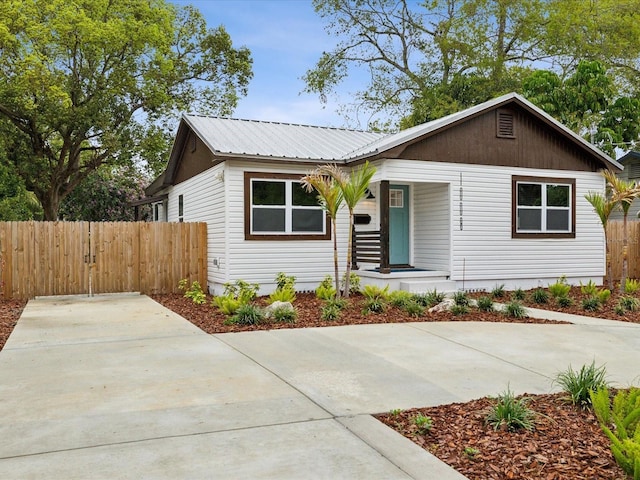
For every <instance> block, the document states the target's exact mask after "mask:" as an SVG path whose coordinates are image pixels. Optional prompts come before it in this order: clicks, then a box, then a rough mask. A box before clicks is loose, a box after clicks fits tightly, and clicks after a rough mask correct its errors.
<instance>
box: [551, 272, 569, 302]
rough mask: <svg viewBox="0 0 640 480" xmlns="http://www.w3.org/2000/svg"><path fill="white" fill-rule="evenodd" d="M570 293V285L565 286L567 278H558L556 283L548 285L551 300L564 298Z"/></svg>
mask: <svg viewBox="0 0 640 480" xmlns="http://www.w3.org/2000/svg"><path fill="white" fill-rule="evenodd" d="M570 291H571V285H568V284H567V277H565V276H564V275H563V276H562V277H560V278H559V279H558V280H557V281H556V283H552V284H551V285H549V293H550V294H551V296H552V297H553V298H560V297H566V296H567V295H569V292H570Z"/></svg>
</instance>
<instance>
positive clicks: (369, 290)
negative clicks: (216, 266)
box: [362, 285, 389, 302]
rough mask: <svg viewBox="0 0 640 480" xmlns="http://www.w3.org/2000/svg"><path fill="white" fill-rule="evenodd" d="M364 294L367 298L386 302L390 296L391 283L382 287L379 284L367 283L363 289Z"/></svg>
mask: <svg viewBox="0 0 640 480" xmlns="http://www.w3.org/2000/svg"><path fill="white" fill-rule="evenodd" d="M362 295H364V297H365V298H366V299H367V300H383V301H385V302H386V301H387V300H388V298H389V285H386V286H385V287H384V288H380V287H378V286H377V285H365V286H364V288H363V289H362Z"/></svg>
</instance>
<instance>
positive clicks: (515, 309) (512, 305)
mask: <svg viewBox="0 0 640 480" xmlns="http://www.w3.org/2000/svg"><path fill="white" fill-rule="evenodd" d="M503 312H504V314H505V315H507V316H508V317H513V318H526V317H527V309H526V308H525V307H524V305H522V304H521V303H520V302H518V301H517V300H512V301H511V302H509V303H507V304H506V305H505V306H504V310H503Z"/></svg>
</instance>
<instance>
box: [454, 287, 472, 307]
mask: <svg viewBox="0 0 640 480" xmlns="http://www.w3.org/2000/svg"><path fill="white" fill-rule="evenodd" d="M453 303H455V304H456V305H457V306H460V307H468V306H469V295H467V292H463V291H458V292H455V293H454V294H453Z"/></svg>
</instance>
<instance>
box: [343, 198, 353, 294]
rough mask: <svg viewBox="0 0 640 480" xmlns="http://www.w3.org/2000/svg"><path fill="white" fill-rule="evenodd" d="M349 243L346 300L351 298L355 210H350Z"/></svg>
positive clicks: (345, 281) (345, 278)
mask: <svg viewBox="0 0 640 480" xmlns="http://www.w3.org/2000/svg"><path fill="white" fill-rule="evenodd" d="M347 238H348V240H347V241H348V243H347V269H346V271H345V274H344V298H349V289H350V288H351V285H350V283H351V282H350V280H351V258H352V255H351V249H352V248H353V210H349V235H348V237H347Z"/></svg>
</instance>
